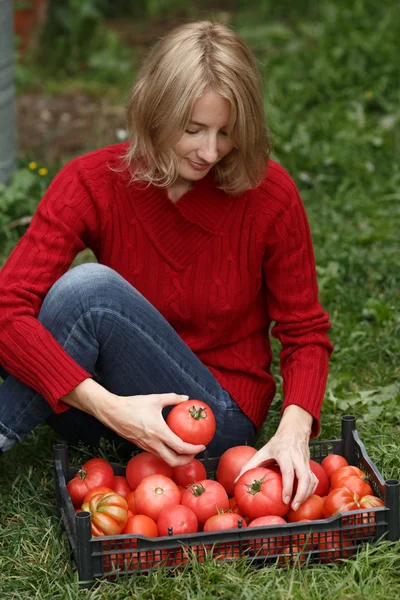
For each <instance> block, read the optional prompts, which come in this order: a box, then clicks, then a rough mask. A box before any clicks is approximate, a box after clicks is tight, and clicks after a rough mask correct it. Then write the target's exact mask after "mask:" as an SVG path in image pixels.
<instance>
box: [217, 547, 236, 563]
mask: <svg viewBox="0 0 400 600" xmlns="http://www.w3.org/2000/svg"><path fill="white" fill-rule="evenodd" d="M240 556H243V554H242V555H241V554H240V548H239V546H237V545H234V544H218V546H217V548H215V549H214V552H213V558H215V560H222V561H224V562H230V561H232V560H234V559H237V558H240Z"/></svg>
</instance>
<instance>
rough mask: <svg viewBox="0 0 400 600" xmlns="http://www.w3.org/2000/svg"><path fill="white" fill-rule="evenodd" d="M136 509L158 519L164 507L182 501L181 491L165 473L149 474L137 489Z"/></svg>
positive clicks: (155, 519) (142, 513)
mask: <svg viewBox="0 0 400 600" xmlns="http://www.w3.org/2000/svg"><path fill="white" fill-rule="evenodd" d="M135 502H136V510H137V511H138V513H139V514H141V515H147V516H148V517H150V518H152V519H153V520H154V521H157V519H158V517H159V515H160V512H161V511H162V510H163V508H166V507H167V506H171V505H173V504H180V503H181V492H180V491H179V489H178V486H177V485H176V483H175V482H174V481H172V479H170V478H169V477H165V475H157V474H156V475H148V476H147V477H145V478H144V479H142V481H141V482H140V483H139V485H138V486H137V488H136V490H135Z"/></svg>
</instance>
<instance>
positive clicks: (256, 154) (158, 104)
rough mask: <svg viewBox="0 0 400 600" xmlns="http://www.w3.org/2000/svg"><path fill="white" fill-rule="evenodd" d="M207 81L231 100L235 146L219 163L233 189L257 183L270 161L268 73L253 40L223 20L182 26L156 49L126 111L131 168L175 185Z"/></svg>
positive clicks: (222, 182)
mask: <svg viewBox="0 0 400 600" xmlns="http://www.w3.org/2000/svg"><path fill="white" fill-rule="evenodd" d="M206 88H211V89H212V90H214V91H216V92H217V93H219V94H220V95H221V97H222V98H224V99H226V100H227V101H228V102H229V103H230V107H231V123H230V124H229V133H230V136H231V139H232V142H233V144H234V149H233V150H232V151H231V152H230V153H229V154H228V155H227V156H225V157H224V158H223V159H222V160H221V161H220V162H218V163H217V164H216V165H215V167H214V168H213V171H214V178H215V181H216V183H217V185H218V186H219V187H220V188H221V189H222V190H224V191H225V192H226V193H227V194H232V195H233V194H240V193H242V192H244V191H246V190H247V189H250V188H252V187H254V186H256V185H257V184H258V183H259V182H260V181H261V179H262V178H263V176H265V169H266V165H267V162H268V157H269V151H270V145H269V140H268V132H267V127H266V123H265V116H264V106H263V99H262V83H261V76H260V73H259V71H258V68H257V64H256V60H255V57H254V56H253V54H252V53H251V51H250V50H249V48H248V47H247V45H246V44H245V42H244V41H243V40H242V39H241V38H240V37H239V36H238V35H237V34H236V33H234V32H233V31H232V30H231V29H229V28H228V27H227V26H225V25H224V24H222V23H211V22H208V21H199V22H194V23H189V24H185V25H182V26H180V27H177V28H176V29H174V30H173V31H171V32H169V33H168V34H167V35H165V36H164V37H163V38H161V39H160V40H159V41H158V42H157V43H156V44H155V46H154V47H153V49H152V50H151V51H150V53H149V55H148V56H147V58H146V59H145V61H144V62H143V64H142V67H141V69H140V72H139V75H138V77H137V79H136V81H135V83H134V86H133V88H132V92H131V96H130V98H129V101H128V104H127V108H126V114H127V121H128V127H129V132H130V141H129V144H128V149H127V151H126V153H125V155H124V157H123V158H124V168H129V169H130V171H131V175H132V179H134V180H136V181H143V182H148V183H152V184H154V185H156V186H159V187H169V186H170V185H172V184H173V183H174V181H175V180H176V179H177V177H178V162H177V157H176V155H175V153H174V151H173V150H172V145H173V144H175V143H176V142H177V141H178V140H179V139H180V138H181V137H182V135H183V133H184V131H185V129H186V128H187V125H188V123H189V121H190V117H191V113H192V110H193V105H194V103H195V101H196V100H197V99H198V98H199V97H200V96H201V95H202V93H203V92H204V90H205V89H206Z"/></svg>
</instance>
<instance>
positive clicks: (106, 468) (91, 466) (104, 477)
mask: <svg viewBox="0 0 400 600" xmlns="http://www.w3.org/2000/svg"><path fill="white" fill-rule="evenodd" d="M113 477H114V471H113V468H112V466H111V465H110V463H108V462H107V461H106V460H104V459H103V458H92V459H90V460H88V461H87V462H85V464H84V465H83V466H82V468H81V469H80V470H79V471H78V473H77V474H76V475H75V477H73V478H72V479H70V481H68V483H67V490H68V493H69V495H70V496H71V500H72V504H73V505H74V507H75V508H79V507H80V506H81V505H82V503H83V500H84V498H85V496H86V494H87V493H88V491H89V490H91V489H93V488H95V487H100V486H104V487H108V488H111V483H112V480H113Z"/></svg>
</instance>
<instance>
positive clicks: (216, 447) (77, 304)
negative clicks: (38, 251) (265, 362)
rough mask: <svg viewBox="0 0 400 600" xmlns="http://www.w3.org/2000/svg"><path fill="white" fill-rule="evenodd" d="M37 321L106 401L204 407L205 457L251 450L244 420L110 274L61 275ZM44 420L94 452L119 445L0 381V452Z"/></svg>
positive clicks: (12, 381) (86, 418)
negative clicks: (105, 393) (177, 401)
mask: <svg viewBox="0 0 400 600" xmlns="http://www.w3.org/2000/svg"><path fill="white" fill-rule="evenodd" d="M39 320H40V321H41V322H42V324H43V325H44V326H45V327H46V328H47V329H48V330H49V331H50V332H51V333H52V335H53V336H54V337H55V338H56V339H57V341H58V342H59V343H60V344H61V345H62V346H63V348H64V349H65V350H66V352H68V354H69V355H70V356H71V357H72V358H74V360H76V362H77V363H79V364H80V365H81V366H82V367H83V368H84V369H86V370H87V371H88V372H89V373H91V374H92V375H93V377H94V378H95V379H96V380H97V381H98V382H99V383H101V385H103V386H104V387H105V388H106V389H108V390H109V391H110V392H113V393H114V394H117V395H119V396H129V395H136V394H152V393H164V392H176V393H178V394H187V395H189V397H190V398H198V399H201V400H203V401H204V402H206V403H207V404H209V405H210V406H211V408H212V410H213V411H214V413H215V417H216V421H217V431H216V435H215V437H214V439H213V440H212V442H211V443H210V444H209V446H208V447H207V450H208V451H209V454H210V455H211V456H217V455H220V454H221V453H222V452H224V451H225V450H226V449H227V448H229V447H231V446H234V445H239V444H244V443H249V444H251V443H252V440H253V437H254V434H255V427H254V425H253V423H252V422H251V421H250V419H248V418H247V417H246V416H245V414H244V413H243V412H242V411H241V409H240V408H239V407H238V405H237V404H236V402H235V401H234V400H233V399H232V398H231V397H230V395H229V394H228V392H227V391H226V390H224V389H223V388H222V387H221V386H220V384H219V383H218V382H217V381H216V379H215V378H214V377H213V375H212V374H211V372H210V371H209V370H208V369H207V368H206V367H205V366H204V365H203V364H202V363H201V362H200V361H199V360H198V358H197V357H196V356H195V354H193V352H192V351H191V350H190V349H189V348H188V347H187V346H186V344H185V343H184V342H183V341H182V339H181V338H180V337H179V336H178V334H177V333H176V332H175V331H174V329H173V328H172V327H171V326H170V325H169V324H168V322H167V321H166V320H165V319H164V317H163V316H162V315H161V314H160V313H159V312H158V311H157V310H156V309H155V308H154V307H153V306H152V305H151V304H150V303H149V302H148V301H147V300H146V299H145V298H144V297H143V296H142V295H141V294H140V293H139V292H138V291H137V290H136V289H135V288H133V287H132V286H131V285H130V284H129V283H128V282H127V281H126V280H125V279H124V278H123V277H121V276H120V275H118V274H117V273H116V272H115V271H113V270H112V269H110V268H108V267H105V266H102V265H98V264H84V265H81V266H79V267H75V268H73V269H71V270H70V271H68V272H67V273H66V274H65V275H63V276H62V277H61V278H60V279H59V280H58V281H57V282H56V283H55V284H54V285H53V287H52V288H51V289H50V291H49V293H48V294H47V296H46V298H45V300H44V302H43V305H42V308H41V311H40V314H39ZM121 402H123V398H121ZM171 408H172V407H171ZM168 410H171V409H170V408H167V409H165V412H163V414H164V416H166V414H167V412H168ZM44 421H47V422H48V423H49V424H50V425H51V426H52V427H53V428H54V429H55V430H56V431H57V432H58V433H59V434H60V436H61V437H62V438H63V439H65V440H67V441H69V442H78V441H82V442H84V443H86V444H89V445H94V446H96V445H98V443H99V440H100V438H102V437H104V438H108V439H111V440H115V441H122V440H121V438H119V437H118V436H117V435H116V434H115V433H114V432H112V431H110V430H109V429H108V428H106V427H105V426H104V425H102V424H101V423H99V422H98V421H97V420H96V419H95V418H94V417H91V416H90V415H87V414H86V413H83V412H81V411H79V410H78V409H75V408H71V409H69V410H68V411H66V412H65V413H62V414H58V415H57V414H55V413H53V411H52V410H51V408H50V406H49V404H48V403H47V402H46V401H45V400H44V399H43V397H42V396H41V395H40V394H39V393H37V392H35V391H34V390H32V389H31V388H29V387H28V386H26V385H25V384H23V383H22V382H20V381H19V380H17V379H16V378H15V377H13V376H12V375H9V376H8V377H6V379H5V380H4V381H3V383H2V384H1V385H0V449H3V450H6V449H8V448H10V447H11V446H12V445H13V444H14V443H15V442H17V441H20V440H22V439H24V437H25V436H26V435H27V434H28V433H29V432H30V431H32V429H33V428H34V427H35V426H36V425H38V424H39V423H43V422H44ZM133 449H134V447H133Z"/></svg>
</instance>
